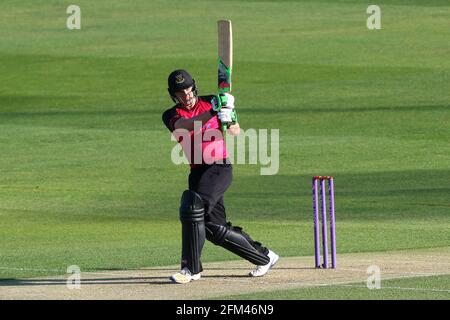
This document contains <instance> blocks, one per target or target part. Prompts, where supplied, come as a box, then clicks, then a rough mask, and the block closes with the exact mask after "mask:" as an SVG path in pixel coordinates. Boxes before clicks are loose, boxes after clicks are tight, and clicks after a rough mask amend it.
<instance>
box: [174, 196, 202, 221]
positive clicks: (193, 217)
mask: <svg viewBox="0 0 450 320" xmlns="http://www.w3.org/2000/svg"><path fill="white" fill-rule="evenodd" d="M204 214H205V207H204V206H203V199H202V197H200V195H199V194H198V193H196V192H194V191H191V190H186V191H184V192H183V195H182V196H181V205H180V220H181V221H191V222H199V221H203V219H204Z"/></svg>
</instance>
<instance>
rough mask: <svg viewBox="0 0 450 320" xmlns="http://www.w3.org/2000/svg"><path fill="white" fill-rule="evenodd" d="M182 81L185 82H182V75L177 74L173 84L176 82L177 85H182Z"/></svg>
mask: <svg viewBox="0 0 450 320" xmlns="http://www.w3.org/2000/svg"><path fill="white" fill-rule="evenodd" d="M184 81H185V80H184V77H183V75H182V74H178V75H177V76H176V77H175V82H176V83H177V84H180V83H183V82H184Z"/></svg>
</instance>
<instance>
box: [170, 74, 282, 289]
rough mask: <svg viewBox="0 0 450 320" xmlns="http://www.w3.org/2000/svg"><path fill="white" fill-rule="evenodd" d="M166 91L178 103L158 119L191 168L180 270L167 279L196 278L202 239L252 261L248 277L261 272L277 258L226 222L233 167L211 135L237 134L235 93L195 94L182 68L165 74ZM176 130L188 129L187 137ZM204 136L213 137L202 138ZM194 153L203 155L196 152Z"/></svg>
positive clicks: (183, 212) (184, 206) (184, 197)
mask: <svg viewBox="0 0 450 320" xmlns="http://www.w3.org/2000/svg"><path fill="white" fill-rule="evenodd" d="M168 91H169V95H170V97H171V98H172V100H173V101H174V102H175V103H176V104H175V106H173V107H172V108H170V109H168V110H166V111H165V112H164V113H163V115H162V120H163V122H164V124H165V125H166V127H167V128H168V129H169V130H170V131H171V132H172V135H174V137H175V138H176V139H177V141H178V142H179V143H180V144H181V146H182V148H183V151H184V154H185V156H186V158H187V159H188V161H189V163H190V168H191V170H190V174H189V178H188V184H189V189H188V190H185V191H184V192H183V194H182V196H181V205H180V221H181V226H182V252H181V270H180V272H178V273H176V274H174V275H172V276H171V277H170V279H171V280H172V281H173V282H175V283H188V282H190V281H192V280H198V279H200V273H201V272H202V271H203V268H202V264H201V253H202V248H203V245H204V243H205V239H208V240H209V241H211V242H212V243H214V244H215V245H218V246H221V247H223V248H225V249H227V250H229V251H231V252H233V253H235V254H236V255H238V256H240V257H241V258H243V259H246V260H247V261H249V262H251V263H253V264H254V265H256V268H255V270H253V271H251V272H250V273H249V275H250V276H251V277H261V276H264V275H265V274H266V273H267V272H268V271H269V270H270V269H271V268H272V267H273V266H274V265H275V264H276V263H277V261H278V259H279V256H278V255H277V254H276V253H274V252H273V251H272V250H270V249H268V248H266V247H264V246H263V245H262V244H261V243H260V242H257V241H254V240H253V239H252V238H251V237H250V236H249V235H248V234H247V233H245V232H244V231H243V230H242V228H240V227H237V226H232V224H231V223H230V222H228V221H227V216H226V211H225V205H224V194H225V192H226V191H227V189H228V187H229V186H230V184H231V181H232V165H231V163H230V161H229V159H228V152H227V148H226V145H225V140H224V136H223V135H220V137H219V138H218V137H217V135H214V134H212V135H211V134H209V133H210V132H211V131H212V130H215V132H218V131H219V130H220V132H221V130H223V126H225V128H226V132H227V133H228V134H231V135H238V134H239V131H240V127H239V123H238V122H237V116H236V111H235V109H234V108H235V106H234V97H233V96H232V95H231V94H228V93H224V94H221V95H219V96H215V95H211V96H199V95H198V92H197V86H196V83H195V80H194V79H193V78H192V77H191V75H190V74H189V73H188V72H187V71H185V70H175V71H173V72H172V73H171V74H170V75H169V77H168ZM196 124H197V125H196ZM180 132H184V133H186V132H188V133H189V136H188V138H186V134H184V135H183V134H180ZM207 136H209V137H213V138H209V139H203V138H202V137H207ZM199 137H200V139H198V138H199ZM199 144H200V145H199ZM207 150H214V152H205V151H207ZM196 152H200V155H201V156H200V157H198V156H195V153H196ZM195 160H197V161H195Z"/></svg>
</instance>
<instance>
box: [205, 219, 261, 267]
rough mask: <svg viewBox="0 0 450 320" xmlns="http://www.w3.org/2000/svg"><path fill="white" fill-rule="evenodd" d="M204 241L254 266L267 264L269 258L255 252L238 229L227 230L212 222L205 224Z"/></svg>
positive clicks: (257, 251)
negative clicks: (228, 251)
mask: <svg viewBox="0 0 450 320" xmlns="http://www.w3.org/2000/svg"><path fill="white" fill-rule="evenodd" d="M205 230H206V239H208V240H209V241H211V242H212V243H214V244H215V245H218V246H221V247H223V248H225V249H227V250H230V251H231V252H233V253H234V254H237V255H238V256H239V257H241V258H244V259H245V260H247V261H250V262H251V263H253V264H256V265H259V266H260V265H265V264H268V263H269V261H270V259H269V257H268V256H267V255H266V254H264V253H262V252H260V251H259V250H257V249H256V248H255V247H254V246H253V245H252V244H251V243H250V242H249V241H248V240H247V238H246V237H245V236H244V235H243V234H242V233H241V229H240V228H227V227H226V226H222V225H217V224H214V223H212V222H207V223H206V224H205Z"/></svg>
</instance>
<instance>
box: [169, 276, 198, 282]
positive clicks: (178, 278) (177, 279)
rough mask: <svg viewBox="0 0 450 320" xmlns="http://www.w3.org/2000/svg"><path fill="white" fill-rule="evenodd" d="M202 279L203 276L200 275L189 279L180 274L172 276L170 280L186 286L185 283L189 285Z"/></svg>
mask: <svg viewBox="0 0 450 320" xmlns="http://www.w3.org/2000/svg"><path fill="white" fill-rule="evenodd" d="M200 277H201V276H200V275H199V274H198V275H195V276H192V277H191V278H190V279H189V278H188V277H186V276H184V275H182V274H180V275H173V276H171V277H170V280H171V281H172V282H173V283H177V284H185V283H189V282H191V281H196V280H199V279H200Z"/></svg>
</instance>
